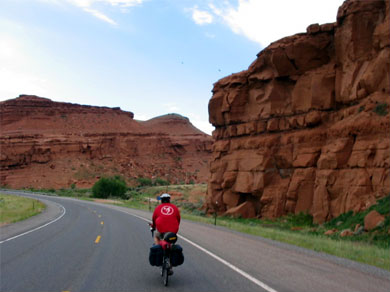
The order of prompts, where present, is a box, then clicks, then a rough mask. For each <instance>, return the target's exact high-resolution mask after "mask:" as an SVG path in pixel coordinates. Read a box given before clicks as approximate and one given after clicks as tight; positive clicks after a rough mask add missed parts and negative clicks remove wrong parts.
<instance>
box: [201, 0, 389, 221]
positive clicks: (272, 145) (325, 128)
mask: <svg viewBox="0 0 390 292" xmlns="http://www.w3.org/2000/svg"><path fill="white" fill-rule="evenodd" d="M389 29H390V22H389V1H345V2H344V4H343V5H342V6H341V7H340V8H339V11H338V14H337V22H336V23H330V24H323V25H318V24H314V25H310V26H309V27H308V28H307V32H306V33H302V34H297V35H293V36H290V37H286V38H283V39H281V40H279V41H276V42H274V43H272V44H271V45H270V46H269V47H267V48H266V49H264V50H263V51H261V52H260V53H259V54H258V56H257V59H256V60H255V61H254V62H253V63H252V64H251V65H250V67H249V68H248V70H245V71H242V72H240V73H237V74H233V75H231V76H228V77H226V78H223V79H221V80H219V81H218V82H217V83H216V84H214V89H213V96H212V98H211V100H210V102H209V115H210V122H211V123H212V124H213V125H214V126H215V127H216V130H215V131H214V132H213V136H214V138H215V143H214V145H213V157H212V160H211V164H210V173H211V176H210V180H209V184H208V194H207V207H208V208H209V210H214V209H217V210H218V212H220V213H226V214H234V215H240V216H242V217H256V216H257V217H266V218H275V217H279V216H282V215H285V214H287V213H299V212H307V213H310V214H312V215H313V217H314V220H315V221H316V222H324V221H326V220H329V219H331V218H333V217H335V216H338V215H339V214H341V213H343V212H346V211H349V210H354V211H359V210H362V209H365V208H366V207H367V206H369V205H370V204H372V203H373V202H375V201H376V199H377V198H380V197H383V196H385V195H387V194H389V191H390V172H389V165H390V152H389V151H390V149H389V145H390V123H389V103H390V100H389V93H390V77H389V76H390V75H389V73H390V32H389Z"/></svg>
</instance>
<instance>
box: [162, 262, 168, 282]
mask: <svg viewBox="0 0 390 292" xmlns="http://www.w3.org/2000/svg"><path fill="white" fill-rule="evenodd" d="M168 268H169V263H168V258H164V262H163V266H162V271H161V276H162V278H163V283H164V286H168V276H169V275H168Z"/></svg>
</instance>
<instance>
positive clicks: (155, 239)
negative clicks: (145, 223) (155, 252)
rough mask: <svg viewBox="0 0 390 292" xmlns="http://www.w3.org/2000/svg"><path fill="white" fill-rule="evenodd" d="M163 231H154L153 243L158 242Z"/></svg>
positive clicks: (161, 237)
mask: <svg viewBox="0 0 390 292" xmlns="http://www.w3.org/2000/svg"><path fill="white" fill-rule="evenodd" d="M163 237H164V233H160V232H158V231H157V230H156V231H155V232H154V244H160V240H161V239H163Z"/></svg>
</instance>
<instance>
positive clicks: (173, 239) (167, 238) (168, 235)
mask: <svg viewBox="0 0 390 292" xmlns="http://www.w3.org/2000/svg"><path fill="white" fill-rule="evenodd" d="M164 240H165V241H166V242H169V243H171V244H173V243H175V242H176V241H177V234H176V233H173V232H167V233H165V234H164Z"/></svg>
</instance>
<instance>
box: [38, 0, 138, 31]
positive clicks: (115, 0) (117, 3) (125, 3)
mask: <svg viewBox="0 0 390 292" xmlns="http://www.w3.org/2000/svg"><path fill="white" fill-rule="evenodd" d="M39 1H41V2H48V3H52V4H60V1H59V0H39ZM66 1H67V2H68V3H70V4H72V5H74V6H77V7H79V8H81V9H83V10H84V11H85V12H87V13H89V14H91V15H93V16H95V17H96V18H98V19H100V20H102V21H104V22H107V23H109V24H111V25H117V22H116V21H115V20H113V19H112V18H110V17H109V16H107V14H106V13H105V12H104V11H102V10H101V9H102V6H103V9H104V6H112V7H117V8H118V11H120V12H121V13H126V12H127V11H128V10H127V8H128V7H133V6H137V5H141V4H142V3H143V2H144V1H145V0H66ZM97 5H99V7H100V9H99V10H98V9H97V8H96V6H97Z"/></svg>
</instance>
